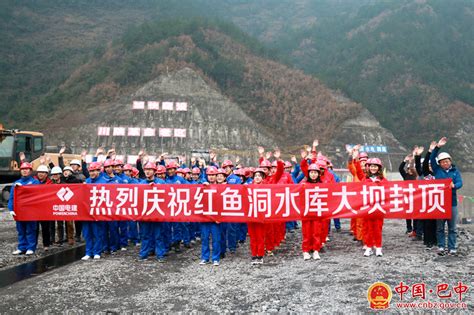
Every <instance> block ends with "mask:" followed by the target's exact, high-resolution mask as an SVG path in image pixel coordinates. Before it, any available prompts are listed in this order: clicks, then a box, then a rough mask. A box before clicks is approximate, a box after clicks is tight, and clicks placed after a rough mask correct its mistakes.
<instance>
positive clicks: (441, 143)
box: [438, 137, 448, 148]
mask: <svg viewBox="0 0 474 315" xmlns="http://www.w3.org/2000/svg"><path fill="white" fill-rule="evenodd" d="M446 142H448V138H446V137H443V138H441V139H439V141H438V147H440V148H441V147H442V146H444V145H445V144H446Z"/></svg>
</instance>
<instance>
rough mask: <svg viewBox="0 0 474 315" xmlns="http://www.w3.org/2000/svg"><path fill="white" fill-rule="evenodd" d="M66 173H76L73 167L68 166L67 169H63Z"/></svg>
mask: <svg viewBox="0 0 474 315" xmlns="http://www.w3.org/2000/svg"><path fill="white" fill-rule="evenodd" d="M64 171H71V172H74V170H73V169H72V167H70V166H66V167H65V168H63V172H64Z"/></svg>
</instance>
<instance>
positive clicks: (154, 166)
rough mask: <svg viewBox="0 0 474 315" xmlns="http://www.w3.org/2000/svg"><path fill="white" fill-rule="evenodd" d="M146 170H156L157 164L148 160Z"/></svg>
mask: <svg viewBox="0 0 474 315" xmlns="http://www.w3.org/2000/svg"><path fill="white" fill-rule="evenodd" d="M143 169H144V170H155V171H156V164H155V163H153V162H148V163H146V165H145V166H144V167H143Z"/></svg>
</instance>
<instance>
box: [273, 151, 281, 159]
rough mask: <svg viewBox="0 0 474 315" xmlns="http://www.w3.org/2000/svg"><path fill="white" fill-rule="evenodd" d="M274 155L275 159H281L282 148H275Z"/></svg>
mask: <svg viewBox="0 0 474 315" xmlns="http://www.w3.org/2000/svg"><path fill="white" fill-rule="evenodd" d="M273 156H274V157H275V159H277V160H279V159H280V156H281V151H280V149H278V148H277V149H275V151H274V152H273Z"/></svg>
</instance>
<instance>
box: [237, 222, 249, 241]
mask: <svg viewBox="0 0 474 315" xmlns="http://www.w3.org/2000/svg"><path fill="white" fill-rule="evenodd" d="M237 224H238V225H239V235H238V239H239V241H245V240H246V239H247V223H237Z"/></svg>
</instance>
